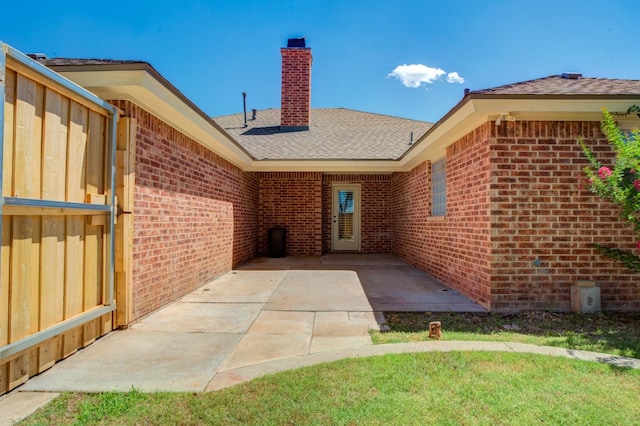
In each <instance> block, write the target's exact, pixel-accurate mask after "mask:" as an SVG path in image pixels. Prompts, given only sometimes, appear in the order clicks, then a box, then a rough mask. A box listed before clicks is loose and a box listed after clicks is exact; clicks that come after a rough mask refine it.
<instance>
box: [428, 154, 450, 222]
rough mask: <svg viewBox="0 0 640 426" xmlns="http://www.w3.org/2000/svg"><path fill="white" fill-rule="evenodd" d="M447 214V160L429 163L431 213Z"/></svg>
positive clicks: (436, 214) (434, 214) (435, 214)
mask: <svg viewBox="0 0 640 426" xmlns="http://www.w3.org/2000/svg"><path fill="white" fill-rule="evenodd" d="M446 214H447V160H446V159H442V160H440V161H437V162H435V163H433V164H432V165H431V215H432V216H444V215H446Z"/></svg>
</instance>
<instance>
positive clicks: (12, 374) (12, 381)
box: [9, 351, 31, 389]
mask: <svg viewBox="0 0 640 426" xmlns="http://www.w3.org/2000/svg"><path fill="white" fill-rule="evenodd" d="M30 369H31V351H29V352H26V353H24V354H22V355H20V356H19V357H17V358H16V359H14V360H13V361H12V362H11V364H9V388H10V389H13V388H15V387H17V386H20V385H21V384H23V383H24V382H26V381H27V380H29V370H30Z"/></svg>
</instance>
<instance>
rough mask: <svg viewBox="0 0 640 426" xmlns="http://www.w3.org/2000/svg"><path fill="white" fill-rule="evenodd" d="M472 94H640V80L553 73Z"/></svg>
mask: <svg viewBox="0 0 640 426" xmlns="http://www.w3.org/2000/svg"><path fill="white" fill-rule="evenodd" d="M471 94H482V95H588V96H598V95H610V96H611V95H613V96H615V95H638V94H640V80H616V79H607V78H588V77H579V78H576V79H572V78H566V77H563V75H552V76H549V77H544V78H538V79H536V80H529V81H523V82H520V83H514V84H507V85H505V86H498V87H493V88H490V89H485V90H476V91H473V92H471Z"/></svg>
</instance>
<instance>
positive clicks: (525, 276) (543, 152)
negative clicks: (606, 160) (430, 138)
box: [491, 122, 640, 311]
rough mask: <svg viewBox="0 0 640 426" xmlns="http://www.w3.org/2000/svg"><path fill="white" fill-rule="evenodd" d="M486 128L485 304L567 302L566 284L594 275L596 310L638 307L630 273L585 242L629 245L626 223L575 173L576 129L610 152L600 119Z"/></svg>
mask: <svg viewBox="0 0 640 426" xmlns="http://www.w3.org/2000/svg"><path fill="white" fill-rule="evenodd" d="M505 124H506V125H505ZM491 131H492V143H491V163H492V182H491V195H492V205H491V227H492V252H493V271H492V287H493V300H492V308H493V309H494V310H497V311H509V310H514V309H539V308H544V309H551V310H568V309H569V308H570V291H571V285H573V284H574V283H575V282H576V281H577V280H595V281H597V282H598V283H599V285H600V287H601V294H602V308H603V309H604V310H640V284H638V278H637V277H638V275H637V274H631V273H629V272H628V270H627V269H625V268H624V267H623V266H621V265H620V264H619V263H617V262H615V261H612V260H607V259H605V258H603V257H602V256H600V255H599V254H598V253H597V252H596V251H595V249H594V248H593V244H594V243H603V244H611V245H614V246H619V247H621V248H627V249H632V248H633V247H634V234H633V232H632V227H630V226H629V225H627V224H626V223H625V222H623V221H621V220H620V219H619V218H618V211H617V210H616V208H615V206H613V205H612V204H610V203H608V202H605V201H603V200H601V199H600V198H598V197H597V196H594V195H593V194H591V193H590V192H589V191H588V190H586V189H584V190H581V189H580V186H579V183H578V179H577V178H578V177H579V176H581V170H582V168H583V167H584V166H585V165H586V161H585V160H584V158H583V155H582V153H581V149H580V147H579V145H578V143H577V139H578V138H579V137H584V138H585V141H586V142H587V143H588V144H589V145H591V146H593V147H594V150H596V151H597V152H601V153H606V154H608V155H609V156H610V155H611V149H610V147H609V144H608V143H607V141H606V139H605V138H604V136H603V135H602V134H601V132H600V123H599V122H516V123H503V125H502V126H500V127H495V126H491Z"/></svg>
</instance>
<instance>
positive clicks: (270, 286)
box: [181, 270, 287, 303]
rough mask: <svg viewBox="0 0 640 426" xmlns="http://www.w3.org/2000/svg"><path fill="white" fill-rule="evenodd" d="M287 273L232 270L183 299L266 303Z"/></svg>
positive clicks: (185, 300) (184, 300)
mask: <svg viewBox="0 0 640 426" xmlns="http://www.w3.org/2000/svg"><path fill="white" fill-rule="evenodd" d="M286 274H287V271H286V270H276V271H251V270H242V271H231V272H229V273H228V274H225V275H223V276H221V277H220V278H218V279H216V280H213V281H211V282H210V283H208V284H205V285H203V286H202V287H200V288H198V289H197V290H195V291H193V292H191V293H189V294H187V295H186V296H184V297H183V298H182V299H181V301H183V302H230V303H240V302H249V303H260V302H261V303H264V302H266V301H267V300H269V297H271V294H272V293H273V292H274V291H275V289H276V288H277V287H278V285H279V284H280V282H281V281H282V279H283V278H284V276H285V275H286Z"/></svg>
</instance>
